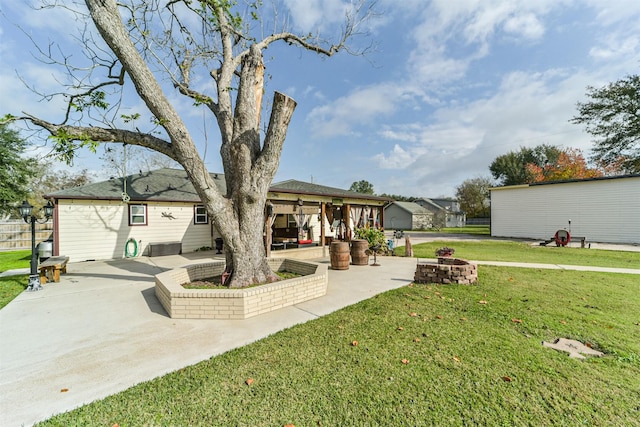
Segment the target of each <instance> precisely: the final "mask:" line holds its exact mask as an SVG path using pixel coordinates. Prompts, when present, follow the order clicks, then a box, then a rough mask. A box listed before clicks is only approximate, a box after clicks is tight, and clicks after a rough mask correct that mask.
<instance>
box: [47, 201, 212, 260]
mask: <svg viewBox="0 0 640 427" xmlns="http://www.w3.org/2000/svg"><path fill="white" fill-rule="evenodd" d="M144 204H145V205H147V225H137V226H130V225H129V215H128V205H127V204H124V203H122V202H119V201H96V200H65V199H61V200H59V201H58V206H57V209H58V224H57V231H58V233H59V235H60V236H64V237H63V238H60V239H59V241H58V245H59V248H57V253H58V254H60V255H66V256H68V257H69V259H70V261H71V262H77V261H86V260H102V259H118V258H124V256H125V245H126V243H127V241H128V240H129V239H135V240H136V241H137V242H138V245H139V246H138V251H139V253H138V255H146V254H148V252H149V243H155V242H173V241H179V242H182V250H183V252H191V251H194V250H195V249H198V248H200V247H203V246H213V245H212V239H211V226H210V225H209V224H198V225H195V224H194V223H193V222H194V220H193V213H194V204H193V203H182V202H180V203H177V202H173V203H172V202H165V203H158V202H146V203H144Z"/></svg>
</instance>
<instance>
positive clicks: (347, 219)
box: [343, 204, 351, 242]
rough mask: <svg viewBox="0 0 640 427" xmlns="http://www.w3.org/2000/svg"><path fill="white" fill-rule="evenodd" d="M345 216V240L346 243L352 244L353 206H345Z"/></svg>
mask: <svg viewBox="0 0 640 427" xmlns="http://www.w3.org/2000/svg"><path fill="white" fill-rule="evenodd" d="M343 210H344V212H343V214H344V225H345V231H344V234H345V236H344V240H345V242H350V241H351V205H349V204H346V205H344V206H343Z"/></svg>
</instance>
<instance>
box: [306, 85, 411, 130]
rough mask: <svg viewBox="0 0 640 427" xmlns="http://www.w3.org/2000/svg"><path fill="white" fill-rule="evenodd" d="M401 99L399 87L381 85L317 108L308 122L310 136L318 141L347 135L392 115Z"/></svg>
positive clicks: (310, 114)
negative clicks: (380, 117)
mask: <svg viewBox="0 0 640 427" xmlns="http://www.w3.org/2000/svg"><path fill="white" fill-rule="evenodd" d="M399 96H400V94H398V86H396V85H386V84H385V85H380V86H370V87H367V88H360V89H356V90H354V91H353V92H351V93H350V94H348V95H346V96H343V97H340V98H338V99H336V100H335V101H333V102H331V103H328V104H325V105H323V106H320V107H316V108H314V109H313V110H311V112H310V113H309V115H308V116H307V118H306V123H307V124H308V125H309V126H310V128H311V133H312V134H314V135H315V136H319V137H331V136H336V135H348V134H350V133H352V132H353V130H354V128H355V127H357V126H362V125H364V124H367V123H370V122H371V120H373V119H374V118H375V117H377V116H380V115H382V114H390V113H391V112H393V111H394V110H395V108H396V104H395V103H394V101H396V100H397V98H398V97H399Z"/></svg>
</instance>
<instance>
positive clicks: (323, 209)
mask: <svg viewBox="0 0 640 427" xmlns="http://www.w3.org/2000/svg"><path fill="white" fill-rule="evenodd" d="M325 212H326V203H325V202H320V246H322V256H323V257H325V256H326V254H325V250H326V248H325V247H324V238H325V235H324V233H325V231H324V221H325Z"/></svg>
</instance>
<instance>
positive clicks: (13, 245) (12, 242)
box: [0, 220, 53, 251]
mask: <svg viewBox="0 0 640 427" xmlns="http://www.w3.org/2000/svg"><path fill="white" fill-rule="evenodd" d="M52 233H53V222H52V221H47V222H45V223H44V224H38V223H36V245H37V244H38V243H40V242H42V241H44V240H47V239H49V237H51V235H52ZM20 249H31V224H27V223H26V222H24V221H22V220H19V221H7V222H0V251H15V250H20Z"/></svg>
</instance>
